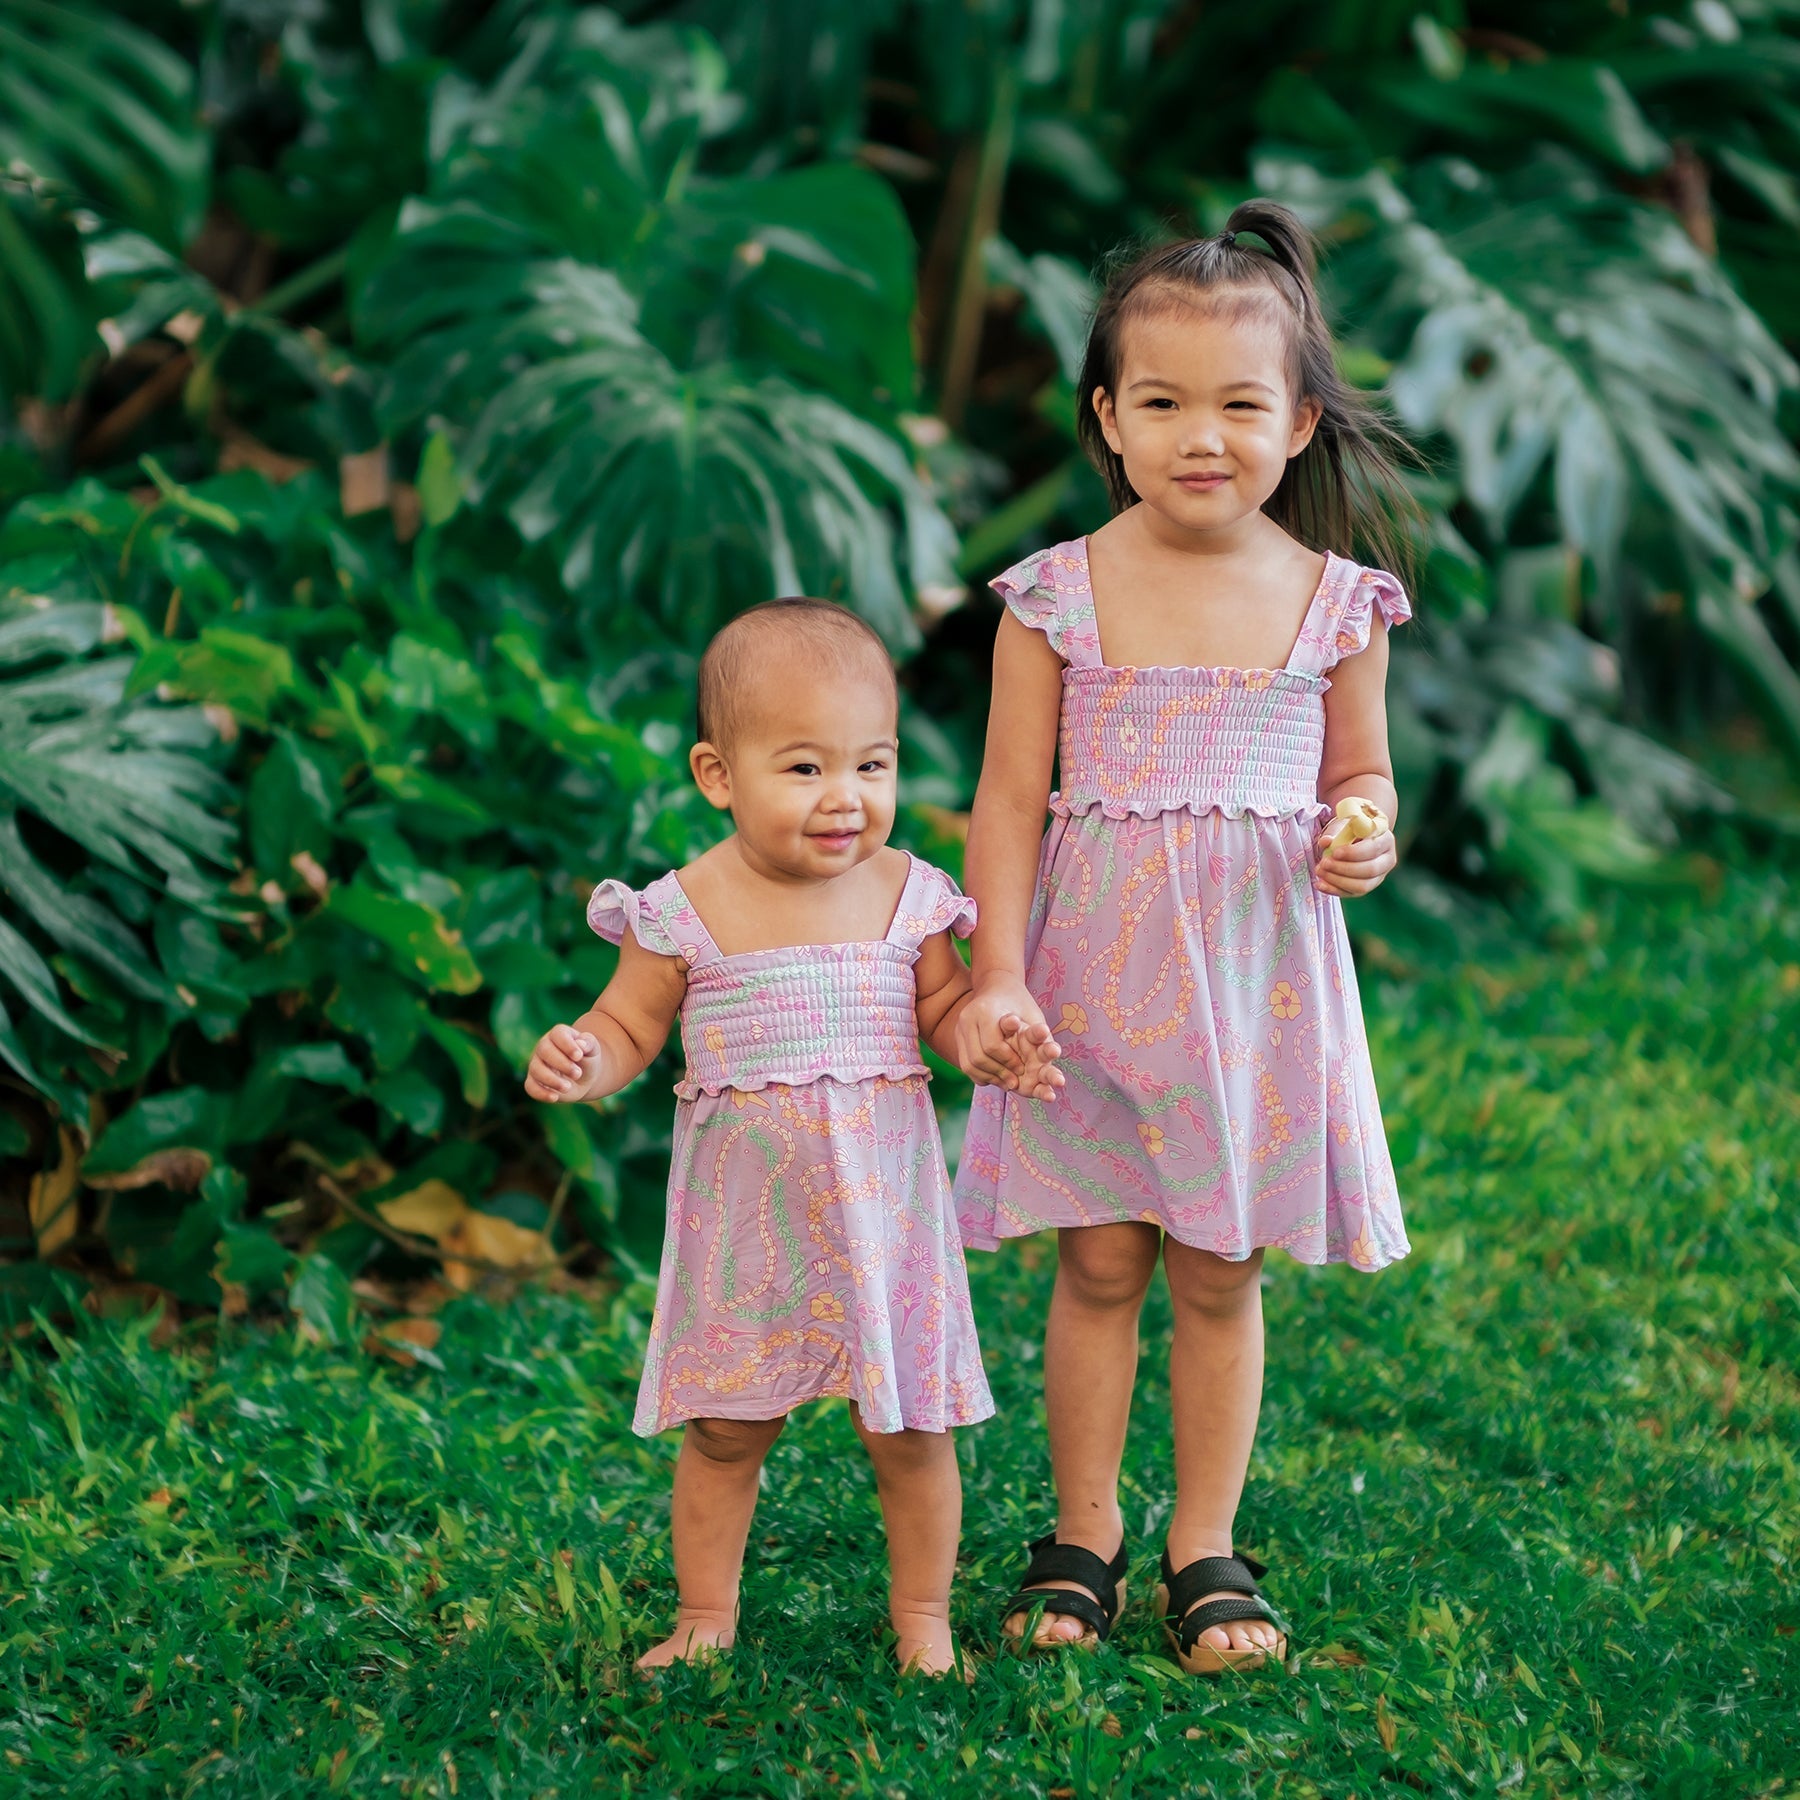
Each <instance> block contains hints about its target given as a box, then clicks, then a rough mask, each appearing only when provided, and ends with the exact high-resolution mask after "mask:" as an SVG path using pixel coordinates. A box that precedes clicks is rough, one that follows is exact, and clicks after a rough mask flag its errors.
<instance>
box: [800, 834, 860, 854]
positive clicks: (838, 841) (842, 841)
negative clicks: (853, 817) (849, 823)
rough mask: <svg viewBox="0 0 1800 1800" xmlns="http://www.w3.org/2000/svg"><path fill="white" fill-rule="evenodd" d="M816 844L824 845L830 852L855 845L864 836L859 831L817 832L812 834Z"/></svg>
mask: <svg viewBox="0 0 1800 1800" xmlns="http://www.w3.org/2000/svg"><path fill="white" fill-rule="evenodd" d="M810 835H811V837H812V841H813V842H814V843H815V844H823V845H824V846H825V848H826V849H828V850H842V849H845V848H846V847H847V846H849V845H851V844H854V843H855V842H856V840H857V839H858V838H859V837H861V836H862V832H861V831H860V830H859V831H815V832H812V833H811V834H810Z"/></svg>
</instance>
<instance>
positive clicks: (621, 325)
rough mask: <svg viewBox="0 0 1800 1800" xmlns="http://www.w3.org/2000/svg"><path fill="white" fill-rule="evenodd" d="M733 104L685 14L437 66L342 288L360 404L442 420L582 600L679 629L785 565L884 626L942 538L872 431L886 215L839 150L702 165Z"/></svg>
mask: <svg viewBox="0 0 1800 1800" xmlns="http://www.w3.org/2000/svg"><path fill="white" fill-rule="evenodd" d="M728 116H729V114H728V109H726V107H725V105H724V102H723V100H722V98H721V95H720V91H719V86H718V70H717V67H716V57H715V56H713V55H712V54H711V53H710V52H708V51H706V50H705V49H704V47H703V45H702V44H701V42H700V41H699V40H693V39H690V38H686V37H682V36H679V35H677V34H674V33H671V32H667V31H652V32H627V31H625V30H624V29H623V28H621V27H620V26H618V24H617V22H616V21H613V20H611V19H610V18H608V17H607V16H606V15H598V14H585V13H584V14H580V15H577V16H576V17H575V18H574V19H573V20H571V21H561V22H553V21H546V22H544V23H543V24H542V25H541V26H540V27H537V28H534V30H533V31H532V32H531V33H530V34H529V37H528V40H527V43H526V46H525V48H524V49H523V50H522V51H521V52H520V54H519V56H518V57H517V59H516V60H515V61H514V63H513V64H512V65H511V66H510V67H509V68H508V69H507V70H506V72H505V73H504V74H503V75H502V76H501V77H500V79H499V80H498V81H497V82H495V83H494V84H493V86H492V88H491V89H488V90H476V89H473V88H471V87H470V86H469V85H468V84H466V83H464V82H462V81H460V80H447V81H446V82H445V84H444V85H443V87H442V89H441V91H440V94H439V97H438V102H437V104H436V106H435V108H434V112H433V118H432V158H433V173H432V183H431V193H430V195H429V196H428V197H427V198H425V199H422V200H418V201H414V202H410V203H409V204H408V205H407V206H406V207H405V208H404V209H403V210H402V212H401V214H400V217H399V220H398V222H397V225H396V228H395V231H394V235H393V238H392V241H391V243H390V245H389V247H388V249H387V251H386V253H385V254H384V256H383V257H382V258H381V259H380V261H379V263H378V264H377V265H376V266H375V267H374V269H373V270H372V271H371V272H370V274H369V276H368V278H367V279H366V280H365V281H364V282H363V283H362V285H361V287H360V290H359V293H358V299H357V324H358V331H359V335H360V337H361V339H362V341H363V343H364V345H365V347H366V348H367V349H368V350H370V351H371V352H372V353H374V354H377V355H382V356H387V357H391V358H392V366H391V371H390V375H389V379H388V383H387V390H386V400H385V407H384V413H385V417H386V419H387V421H388V423H389V426H390V428H391V429H393V430H395V431H404V430H407V429H409V428H412V427H414V426H416V425H420V424H423V423H424V422H426V421H428V420H430V419H432V418H433V417H440V418H445V419H447V420H449V421H451V422H453V423H454V424H455V425H457V426H458V427H460V428H461V430H462V431H463V433H464V435H463V440H462V445H461V462H462V469H463V475H464V483H465V488H466V491H467V493H468V495H469V497H470V498H471V499H473V500H474V501H475V502H476V503H477V504H492V505H496V506H499V507H501V508H503V509H504V511H505V513H506V515H507V517H508V518H509V519H510V520H511V522H512V523H513V525H514V526H515V527H516V528H517V530H518V531H519V532H520V534H521V535H522V536H523V537H524V538H525V539H526V540H527V541H528V542H532V543H538V542H547V543H549V544H550V545H552V546H553V547H554V549H555V551H556V553H557V555H558V558H559V561H560V566H561V569H562V574H563V578H564V580H565V581H566V582H567V583H568V585H569V586H570V588H571V589H572V590H573V591H574V592H575V593H576V594H577V595H578V596H580V597H581V598H583V599H584V600H587V601H588V602H590V603H591V604H592V603H608V604H609V605H610V604H611V603H616V602H620V601H631V602H637V603H643V604H647V605H649V606H650V607H652V608H653V609H654V610H655V612H656V613H657V614H658V615H659V616H660V618H661V621H662V623H663V625H664V627H665V629H672V630H674V631H675V632H676V634H677V635H678V636H681V637H686V638H689V639H694V638H698V637H703V636H704V635H705V634H706V633H707V632H708V631H710V630H711V629H712V628H713V627H714V626H716V625H717V624H718V623H719V622H720V621H721V620H722V619H723V617H724V616H725V615H726V614H727V613H728V612H729V611H730V610H731V609H732V608H735V607H738V606H742V605H744V604H747V603H749V602H751V601H753V600H757V599H763V598H766V597H768V596H769V595H772V594H775V593H781V592H795V591H799V590H802V589H804V590H807V591H812V592H823V593H826V594H837V595H842V596H843V597H844V598H845V599H847V600H849V601H850V602H851V603H853V604H854V605H856V606H858V607H859V608H861V609H862V610H863V611H864V612H865V613H867V615H868V616H869V617H870V619H871V620H872V621H873V622H874V623H875V624H876V625H877V626H878V628H879V629H881V630H882V631H883V633H884V634H885V635H886V636H887V637H888V638H889V640H890V641H891V642H892V643H894V644H895V645H896V647H903V646H905V645H907V644H908V643H910V642H911V641H912V639H913V627H912V624H911V619H910V615H909V611H908V606H907V601H908V597H909V595H910V594H911V593H913V592H916V591H917V590H918V589H919V588H922V587H925V586H928V585H933V584H940V583H944V582H947V581H951V580H953V579H954V573H953V561H954V552H955V542H954V535H953V533H952V531H951V529H950V527H949V525H948V523H947V521H946V520H945V518H944V516H943V514H942V513H941V512H940V510H939V509H938V507H937V504H936V502H935V499H934V497H933V495H932V494H931V493H930V492H929V491H928V489H927V487H926V484H925V482H924V480H923V479H922V477H921V476H920V475H919V474H918V473H917V472H916V471H915V469H914V467H913V465H912V462H911V460H910V456H909V454H908V451H907V448H906V444H905V440H904V438H903V437H902V436H901V435H900V433H899V431H898V429H897V424H898V418H899V414H900V411H901V409H902V408H903V407H905V406H906V405H907V404H909V403H910V401H911V398H912V390H913V385H914V375H913V367H912V354H911V345H910V338H909V321H910V312H911V304H912V280H911V262H912V242H911V237H910V233H909V232H908V230H907V227H906V222H905V219H904V217H903V215H902V214H901V212H900V210H899V207H898V205H897V204H896V202H895V200H894V198H893V195H892V193H891V191H890V190H889V189H888V188H887V187H886V185H885V184H884V183H882V182H881V181H880V180H879V179H877V178H876V177H874V176H873V175H871V174H869V173H868V172H867V171H865V170H861V169H858V168H855V167H851V166H832V167H825V168H817V169H807V170H799V171H792V172H789V173H786V174H782V175H778V176H768V177H762V178H752V177H742V178H731V179H723V178H702V177H701V176H700V175H698V174H696V172H695V168H694V163H695V157H696V154H697V151H698V148H699V146H700V144H701V143H702V142H703V140H704V139H705V137H706V136H707V134H708V133H709V132H710V131H712V130H714V129H716V128H717V127H718V125H719V124H720V123H721V122H722V121H723V120H724V119H725V118H727V117H728ZM609 629H613V627H612V626H611V625H610V624H609Z"/></svg>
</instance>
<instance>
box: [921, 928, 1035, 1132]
mask: <svg viewBox="0 0 1800 1800" xmlns="http://www.w3.org/2000/svg"><path fill="white" fill-rule="evenodd" d="M913 979H914V980H915V981H916V982H917V983H918V989H919V1002H918V1012H919V1036H920V1037H922V1038H923V1039H924V1040H925V1041H926V1043H928V1044H929V1045H930V1046H931V1047H932V1049H933V1050H935V1051H936V1052H937V1053H938V1055H939V1056H941V1057H942V1058H943V1059H944V1060H945V1061H946V1062H956V1061H957V1060H958V1057H957V1026H958V1024H959V1022H960V1020H961V1018H962V1015H963V1013H964V1012H965V1011H966V1010H967V1009H968V1004H969V992H970V982H969V971H968V969H967V968H966V967H965V966H964V964H963V959H962V958H961V957H960V956H958V955H957V954H956V946H955V945H954V944H952V943H951V942H950V934H949V932H947V931H940V932H937V933H936V934H935V935H933V936H931V937H928V938H927V939H926V940H925V942H924V943H923V944H921V945H920V946H919V960H918V962H917V963H916V964H915V965H914V968H913ZM1018 1042H1019V1045H1020V1051H1021V1061H1022V1067H1021V1068H1020V1069H1019V1071H1018V1072H1017V1078H1016V1079H1017V1086H1018V1088H1019V1091H1020V1092H1021V1093H1024V1094H1027V1095H1029V1096H1030V1097H1031V1098H1032V1099H1034V1100H1048V1099H1051V1098H1052V1097H1053V1096H1054V1095H1055V1093H1056V1090H1057V1089H1058V1088H1059V1087H1061V1086H1062V1085H1063V1075H1062V1071H1061V1070H1060V1069H1058V1068H1056V1067H1055V1066H1054V1064H1055V1061H1056V1058H1057V1056H1058V1055H1059V1054H1060V1052H1059V1051H1058V1050H1057V1047H1056V1045H1055V1043H1054V1042H1053V1041H1051V1038H1050V1034H1049V1032H1048V1031H1046V1032H1044V1033H1043V1036H1042V1038H1041V1039H1040V1038H1035V1037H1031V1036H1029V1035H1027V1034H1026V1033H1023V1032H1021V1033H1020V1034H1019V1037H1018Z"/></svg>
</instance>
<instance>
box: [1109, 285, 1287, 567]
mask: <svg viewBox="0 0 1800 1800" xmlns="http://www.w3.org/2000/svg"><path fill="white" fill-rule="evenodd" d="M1120 352H1121V354H1120V357H1119V387H1118V392H1117V393H1116V394H1114V395H1111V396H1107V397H1103V398H1102V399H1101V400H1100V401H1098V402H1097V404H1098V406H1099V411H1100V423H1101V425H1102V427H1103V428H1104V430H1105V432H1106V437H1107V441H1108V443H1110V444H1111V445H1112V447H1113V449H1114V450H1116V451H1117V452H1118V453H1119V455H1120V456H1121V457H1123V459H1124V462H1125V474H1126V477H1127V479H1128V480H1129V481H1130V482H1131V485H1132V487H1133V488H1135V489H1136V490H1137V493H1138V496H1139V497H1140V498H1141V499H1142V500H1144V501H1145V502H1146V503H1147V504H1148V505H1150V506H1153V507H1154V508H1155V509H1156V510H1157V511H1158V512H1159V513H1162V514H1164V515H1165V516H1166V517H1168V518H1170V519H1172V520H1173V521H1174V522H1175V523H1177V524H1179V525H1183V526H1186V527H1187V528H1188V529H1190V530H1194V531H1213V530H1218V529H1219V528H1220V527H1222V526H1227V525H1231V524H1234V523H1235V522H1236V521H1237V520H1239V519H1241V518H1243V517H1244V516H1245V515H1246V514H1247V513H1251V512H1255V511H1256V510H1257V509H1258V508H1260V507H1261V506H1262V505H1263V504H1264V502H1265V501H1267V500H1268V498H1269V496H1270V495H1271V494H1273V493H1274V492H1275V489H1276V488H1277V487H1278V486H1279V485H1280V482H1281V477H1282V472H1283V471H1284V470H1285V469H1286V467H1287V464H1288V459H1289V458H1290V457H1292V456H1296V455H1298V454H1299V452H1300V451H1301V450H1303V449H1305V447H1306V445H1307V443H1308V442H1309V440H1310V439H1311V437H1312V433H1313V426H1314V424H1315V423H1316V421H1317V416H1318V413H1317V407H1316V405H1315V404H1313V403H1311V402H1307V403H1301V404H1296V401H1295V398H1294V396H1293V394H1292V393H1291V392H1290V390H1289V385H1288V371H1287V361H1288V359H1287V342H1286V339H1285V337H1284V335H1283V332H1282V327H1281V324H1280V322H1279V321H1278V320H1277V319H1276V318H1275V317H1274V316H1273V315H1272V313H1270V312H1268V311H1264V310H1260V309H1259V310H1255V311H1252V312H1250V313H1248V314H1246V315H1244V316H1240V317H1232V316H1230V315H1229V314H1212V315H1208V314H1204V313H1198V312H1195V311H1193V310H1192V309H1190V308H1187V307H1179V306H1178V307H1177V308H1175V310H1173V311H1171V312H1169V313H1166V314H1152V315H1151V316H1150V317H1148V318H1141V319H1134V320H1132V321H1131V323H1130V324H1128V325H1127V326H1126V327H1125V334H1124V337H1123V339H1122V341H1121V343H1120Z"/></svg>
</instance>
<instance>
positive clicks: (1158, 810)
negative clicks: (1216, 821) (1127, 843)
mask: <svg viewBox="0 0 1800 1800" xmlns="http://www.w3.org/2000/svg"><path fill="white" fill-rule="evenodd" d="M1050 810H1051V812H1053V813H1054V814H1055V815H1056V816H1057V818H1059V819H1070V818H1075V817H1077V816H1078V815H1079V816H1085V815H1086V814H1088V813H1099V814H1100V815H1101V816H1102V817H1103V818H1108V819H1155V818H1160V817H1161V816H1162V815H1163V814H1164V813H1191V814H1193V815H1194V816H1195V817H1196V818H1203V817H1205V816H1206V815H1207V814H1208V813H1217V814H1219V816H1220V817H1221V818H1226V819H1242V818H1256V819H1298V818H1303V817H1305V816H1307V815H1308V814H1311V815H1312V816H1313V817H1314V818H1315V819H1322V818H1325V817H1327V816H1328V815H1329V814H1330V811H1331V808H1330V807H1328V806H1326V805H1324V804H1323V803H1322V802H1321V801H1319V800H1316V799H1313V800H1304V801H1298V802H1295V803H1293V804H1289V803H1287V802H1285V801H1280V800H1245V799H1240V798H1239V797H1237V796H1235V795H1227V796H1219V797H1217V798H1213V799H1207V800H1197V799H1193V798H1188V799H1180V798H1173V799H1166V800H1164V799H1158V798H1156V797H1155V796H1153V795H1146V796H1143V797H1141V798H1135V799H1131V800H1102V799H1100V798H1099V797H1098V796H1095V797H1093V798H1091V799H1084V798H1082V797H1081V796H1079V795H1073V796H1071V795H1068V794H1062V793H1056V794H1052V795H1051V796H1050Z"/></svg>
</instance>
